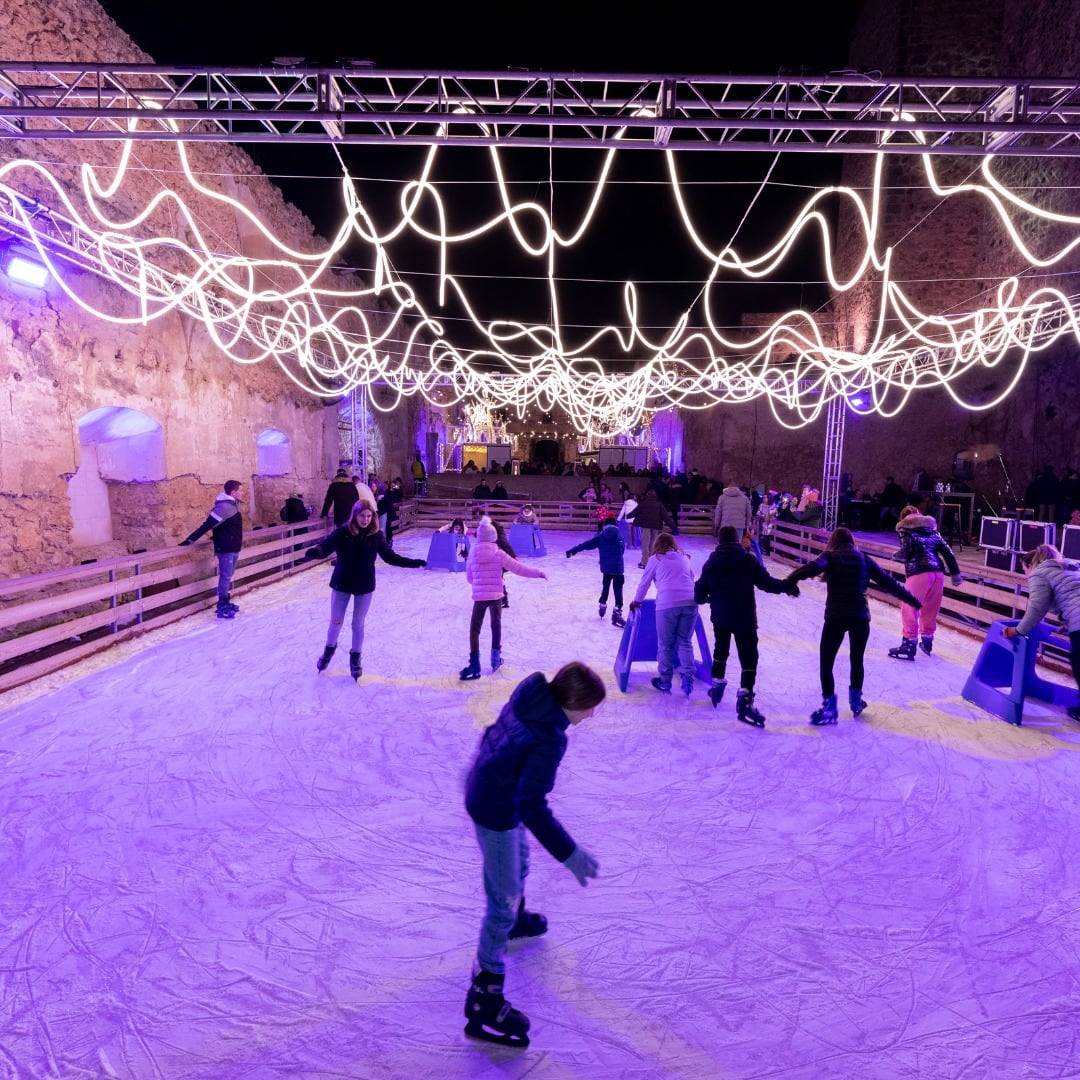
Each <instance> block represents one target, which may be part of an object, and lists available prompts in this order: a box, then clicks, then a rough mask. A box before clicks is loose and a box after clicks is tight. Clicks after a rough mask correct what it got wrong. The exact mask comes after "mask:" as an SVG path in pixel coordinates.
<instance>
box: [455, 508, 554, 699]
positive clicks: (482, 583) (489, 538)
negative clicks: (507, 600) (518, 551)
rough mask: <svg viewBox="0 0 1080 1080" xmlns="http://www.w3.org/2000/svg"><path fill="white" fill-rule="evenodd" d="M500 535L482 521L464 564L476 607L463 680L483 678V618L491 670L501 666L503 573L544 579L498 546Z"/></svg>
mask: <svg viewBox="0 0 1080 1080" xmlns="http://www.w3.org/2000/svg"><path fill="white" fill-rule="evenodd" d="M498 535H499V534H498V533H497V532H496V530H495V526H494V525H493V524H492V523H491V518H488V517H485V518H482V519H481V521H480V524H479V525H478V526H477V527H476V543H475V544H473V546H472V549H471V550H470V551H469V558H468V561H467V562H466V563H465V580H466V581H468V582H469V584H470V585H471V586H472V597H473V608H472V619H471V620H470V621H469V663H468V665H467V666H466V667H463V668H462V669H461V678H462V679H479V678H480V627H481V626H483V625H484V615H485V614H490V616H491V670H492V671H493V672H494V671H497V670H498V669H499V667H500V666H501V665H502V605H503V583H502V575H503V571H504V570H509V571H510V573H512V574H520V575H521V576H522V577H531V578H544V579H545V580H546V579H547V574H545V573H544V571H543V570H534V569H533V568H532V567H531V566H525V565H524V564H523V563H520V562H518V561H517V559H515V558H514V557H513V556H512V555H507V553H506V552H505V551H503V550H501V549H500V548H499V546H498V543H497V540H498Z"/></svg>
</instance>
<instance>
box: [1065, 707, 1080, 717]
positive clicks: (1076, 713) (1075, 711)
mask: <svg viewBox="0 0 1080 1080" xmlns="http://www.w3.org/2000/svg"><path fill="white" fill-rule="evenodd" d="M1065 715H1066V716H1067V717H1068V718H1069V719H1070V720H1080V705H1072V706H1070V707H1069V708H1068V709H1066V710H1065Z"/></svg>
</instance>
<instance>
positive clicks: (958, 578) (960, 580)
mask: <svg viewBox="0 0 1080 1080" xmlns="http://www.w3.org/2000/svg"><path fill="white" fill-rule="evenodd" d="M949 580H950V581H952V583H953V584H954V585H955V586H956V587H957V588H960V586H961V585H963V584H964V575H963V574H953V576H952V577H951V578H950V579H949Z"/></svg>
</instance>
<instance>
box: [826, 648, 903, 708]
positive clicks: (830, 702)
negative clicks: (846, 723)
mask: <svg viewBox="0 0 1080 1080" xmlns="http://www.w3.org/2000/svg"><path fill="white" fill-rule="evenodd" d="M911 645H912V648H914V646H915V642H914V641H913V642H912V643H911ZM836 717H837V712H836V695H835V694H830V695H829V696H828V697H824V698H822V699H821V708H820V709H815V710H814V711H813V712H812V713H811V714H810V723H811V724H813V725H814V727H825V725H827V724H835V723H836Z"/></svg>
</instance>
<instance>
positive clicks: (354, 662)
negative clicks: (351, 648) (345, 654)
mask: <svg viewBox="0 0 1080 1080" xmlns="http://www.w3.org/2000/svg"><path fill="white" fill-rule="evenodd" d="M349 674H350V675H351V676H352V677H353V678H354V679H359V678H360V676H361V675H363V674H364V671H363V668H361V667H360V654H359V653H358V652H350V653H349Z"/></svg>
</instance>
